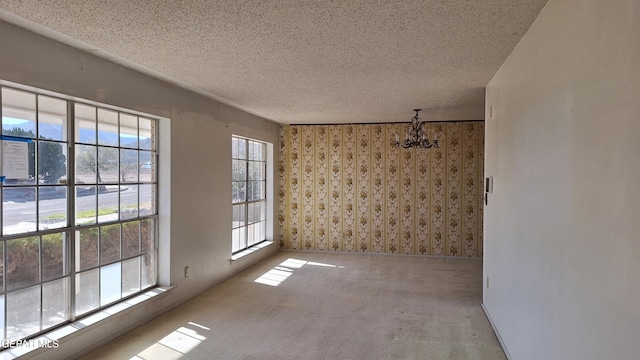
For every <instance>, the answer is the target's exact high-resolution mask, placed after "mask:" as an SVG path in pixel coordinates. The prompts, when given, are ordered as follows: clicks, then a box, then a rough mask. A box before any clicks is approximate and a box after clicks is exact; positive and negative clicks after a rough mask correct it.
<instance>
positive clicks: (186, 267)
mask: <svg viewBox="0 0 640 360" xmlns="http://www.w3.org/2000/svg"><path fill="white" fill-rule="evenodd" d="M184 277H189V267H188V266H185V267H184Z"/></svg>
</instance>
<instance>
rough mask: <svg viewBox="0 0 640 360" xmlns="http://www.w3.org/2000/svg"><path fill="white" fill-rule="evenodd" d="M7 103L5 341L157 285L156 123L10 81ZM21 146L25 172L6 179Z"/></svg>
mask: <svg viewBox="0 0 640 360" xmlns="http://www.w3.org/2000/svg"><path fill="white" fill-rule="evenodd" d="M0 102H1V103H2V108H1V115H2V138H1V139H0V140H1V141H0V145H1V146H0V150H4V151H5V152H2V153H1V154H0V159H2V160H4V163H3V166H0V176H3V177H0V180H2V181H1V182H0V196H1V198H2V202H1V204H0V217H1V221H0V222H1V224H2V226H1V228H0V338H2V339H3V340H8V341H17V340H21V339H25V338H29V337H33V336H35V335H37V334H39V333H42V332H44V331H46V330H48V329H51V328H53V327H55V326H58V325H61V324H64V323H66V322H69V321H73V320H75V319H77V318H78V317H79V316H82V315H85V314H88V313H90V312H92V311H94V310H96V309H100V308H102V307H104V306H107V305H110V304H113V303H115V302H117V301H120V300H121V299H124V298H127V297H128V296H131V295H133V294H136V293H138V292H141V291H143V290H145V289H147V288H149V287H152V286H154V285H155V284H156V257H157V250H156V249H157V246H156V243H157V241H156V228H157V224H156V221H157V209H156V203H157V198H156V192H157V191H156V190H157V180H156V165H155V164H156V159H157V156H156V138H157V136H156V122H157V120H155V119H151V118H148V117H144V116H139V115H136V114H133V113H130V112H126V111H120V110H114V109H111V108H108V107H107V106H100V105H96V104H85V103H82V102H76V101H70V100H66V99H63V98H58V97H55V96H51V95H43V94H40V93H37V92H36V91H33V92H32V91H25V90H22V89H16V88H13V87H1V93H0ZM18 143H20V144H25V143H26V152H27V154H26V155H27V156H26V161H25V162H24V167H26V174H25V176H21V177H17V178H16V177H15V175H8V176H4V175H5V174H9V172H8V171H9V169H7V164H6V163H8V161H7V159H8V156H9V154H8V153H6V151H8V149H9V148H8V146H9V145H15V144H18ZM23 146H24V145H23ZM16 164H17V165H20V162H19V161H18V162H16V161H15V159H14V164H13V165H16Z"/></svg>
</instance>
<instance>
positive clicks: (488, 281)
mask: <svg viewBox="0 0 640 360" xmlns="http://www.w3.org/2000/svg"><path fill="white" fill-rule="evenodd" d="M488 288H489V277H488V276H487V289H488Z"/></svg>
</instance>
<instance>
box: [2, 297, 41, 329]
mask: <svg viewBox="0 0 640 360" xmlns="http://www.w3.org/2000/svg"><path fill="white" fill-rule="evenodd" d="M7 314H8V315H9V316H7V339H12V340H17V339H21V338H23V337H27V336H29V335H31V334H35V333H37V332H39V331H40V285H36V286H32V287H30V288H28V289H24V290H20V291H16V292H14V293H9V294H7Z"/></svg>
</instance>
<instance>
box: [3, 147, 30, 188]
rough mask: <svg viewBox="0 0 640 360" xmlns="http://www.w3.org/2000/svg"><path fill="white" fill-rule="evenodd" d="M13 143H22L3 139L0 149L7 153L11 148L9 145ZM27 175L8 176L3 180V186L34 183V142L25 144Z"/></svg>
mask: <svg viewBox="0 0 640 360" xmlns="http://www.w3.org/2000/svg"><path fill="white" fill-rule="evenodd" d="M15 144H21V145H22V144H24V143H23V142H20V141H10V140H4V141H2V146H3V149H2V151H6V152H7V153H9V152H10V151H11V150H10V149H9V147H11V146H14V145H15ZM27 161H28V164H27V177H26V178H11V177H8V178H7V179H6V180H5V181H4V185H5V186H14V185H36V143H35V142H33V141H32V142H29V143H28V144H27Z"/></svg>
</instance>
